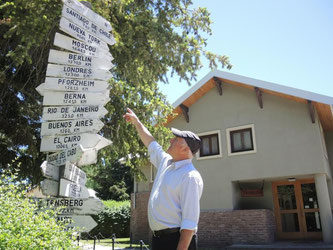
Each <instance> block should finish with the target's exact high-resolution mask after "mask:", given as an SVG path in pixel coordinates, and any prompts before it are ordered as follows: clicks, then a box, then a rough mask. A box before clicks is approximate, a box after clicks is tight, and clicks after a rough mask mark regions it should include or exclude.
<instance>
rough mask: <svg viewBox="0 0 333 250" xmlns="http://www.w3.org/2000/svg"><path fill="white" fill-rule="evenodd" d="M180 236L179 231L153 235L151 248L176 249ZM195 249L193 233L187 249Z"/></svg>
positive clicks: (158, 249) (195, 241)
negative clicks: (157, 235)
mask: <svg viewBox="0 0 333 250" xmlns="http://www.w3.org/2000/svg"><path fill="white" fill-rule="evenodd" d="M179 238H180V232H176V233H171V234H167V235H163V236H160V237H155V236H154V235H153V242H152V250H176V249H177V245H178V242H179ZM196 249H197V236H196V235H193V237H192V240H191V243H190V245H189V247H188V250H196Z"/></svg>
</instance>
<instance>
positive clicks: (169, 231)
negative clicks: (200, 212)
mask: <svg viewBox="0 0 333 250" xmlns="http://www.w3.org/2000/svg"><path fill="white" fill-rule="evenodd" d="M179 231H180V227H174V228H167V229H162V230H158V231H153V235H154V236H155V237H161V236H164V235H168V234H172V233H177V232H179Z"/></svg>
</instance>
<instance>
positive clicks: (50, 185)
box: [40, 179, 59, 196]
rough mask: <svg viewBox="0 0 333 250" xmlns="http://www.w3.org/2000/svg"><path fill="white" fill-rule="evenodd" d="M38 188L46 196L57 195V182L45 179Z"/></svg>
mask: <svg viewBox="0 0 333 250" xmlns="http://www.w3.org/2000/svg"><path fill="white" fill-rule="evenodd" d="M40 188H41V190H42V193H43V194H44V195H46V196H58V190H59V182H58V181H53V180H47V179H45V180H43V181H42V182H41V184H40Z"/></svg>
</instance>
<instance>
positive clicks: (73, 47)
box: [54, 33, 113, 62]
mask: <svg viewBox="0 0 333 250" xmlns="http://www.w3.org/2000/svg"><path fill="white" fill-rule="evenodd" d="M54 45H55V46H58V47H60V48H63V49H66V50H69V51H73V52H77V53H80V54H84V55H87V56H94V57H98V58H105V59H106V60H109V61H110V62H111V61H112V60H113V57H112V55H111V54H110V52H109V51H107V50H105V49H103V48H101V47H100V46H98V45H90V44H87V43H85V42H82V41H79V40H76V39H74V38H71V37H68V36H65V35H62V34H59V33H56V34H55V37H54Z"/></svg>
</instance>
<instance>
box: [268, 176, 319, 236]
mask: <svg viewBox="0 0 333 250" xmlns="http://www.w3.org/2000/svg"><path fill="white" fill-rule="evenodd" d="M272 191H273V199H274V213H275V218H276V225H277V238H278V239H318V240H319V239H321V238H322V233H321V223H320V217H319V216H320V214H319V206H318V200H317V194H316V188H315V183H314V180H313V179H303V180H296V181H277V182H273V183H272Z"/></svg>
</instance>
